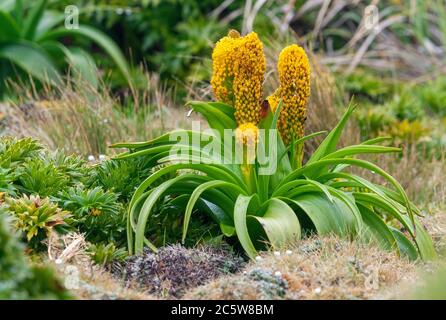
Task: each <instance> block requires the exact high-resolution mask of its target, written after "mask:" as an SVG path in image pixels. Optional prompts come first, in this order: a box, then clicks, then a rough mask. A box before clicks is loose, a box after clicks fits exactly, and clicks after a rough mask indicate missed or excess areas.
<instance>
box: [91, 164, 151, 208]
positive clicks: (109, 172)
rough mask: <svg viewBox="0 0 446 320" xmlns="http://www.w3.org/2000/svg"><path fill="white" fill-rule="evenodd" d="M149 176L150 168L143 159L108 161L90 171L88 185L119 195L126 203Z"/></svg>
mask: <svg viewBox="0 0 446 320" xmlns="http://www.w3.org/2000/svg"><path fill="white" fill-rule="evenodd" d="M149 174H150V166H149V165H147V159H145V158H144V157H141V159H130V160H128V161H116V160H108V161H104V162H102V163H100V164H99V165H97V166H96V167H95V168H94V169H93V170H92V174H91V178H90V181H89V184H90V185H92V186H101V187H103V188H104V189H106V190H111V191H113V192H115V193H117V194H119V199H120V200H122V201H128V200H130V198H131V196H132V194H133V192H134V191H135V190H136V188H137V187H138V186H139V184H140V183H141V182H142V181H143V180H144V179H145V178H147V177H148V176H149Z"/></svg>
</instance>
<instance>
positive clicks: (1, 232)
mask: <svg viewBox="0 0 446 320" xmlns="http://www.w3.org/2000/svg"><path fill="white" fill-rule="evenodd" d="M9 223H10V221H9V220H8V219H7V215H6V214H5V213H4V212H3V208H2V207H0V257H1V259H0V270H1V272H0V299H70V298H71V295H70V294H69V293H68V292H67V291H66V290H65V289H64V287H63V286H62V285H61V283H60V282H59V280H58V279H57V278H56V277H55V275H54V272H53V270H51V269H50V268H48V267H39V266H29V265H28V263H27V259H26V258H25V256H24V254H23V250H24V247H23V246H22V244H21V243H20V242H19V241H18V239H17V237H16V236H15V234H14V233H13V231H12V230H11V228H10V226H9Z"/></svg>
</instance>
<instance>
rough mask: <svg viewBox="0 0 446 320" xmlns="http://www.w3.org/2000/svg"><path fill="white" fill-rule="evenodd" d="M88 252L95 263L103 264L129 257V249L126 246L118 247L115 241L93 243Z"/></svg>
mask: <svg viewBox="0 0 446 320" xmlns="http://www.w3.org/2000/svg"><path fill="white" fill-rule="evenodd" d="M87 253H88V254H89V256H90V257H91V259H92V260H93V261H94V262H95V263H97V264H99V265H103V266H104V265H107V264H110V263H111V262H113V261H118V262H121V261H124V260H125V259H126V258H127V251H126V250H125V249H124V248H117V247H116V245H115V244H114V243H108V244H104V243H99V244H91V245H90V246H89V247H88V249H87Z"/></svg>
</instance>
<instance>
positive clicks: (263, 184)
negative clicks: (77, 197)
mask: <svg viewBox="0 0 446 320" xmlns="http://www.w3.org/2000/svg"><path fill="white" fill-rule="evenodd" d="M262 50H263V49H262V45H261V43H260V40H258V39H257V37H256V36H255V35H252V34H251V35H248V36H246V37H240V35H239V34H238V33H237V32H234V31H231V32H230V33H229V35H228V37H225V38H223V39H222V40H220V41H219V43H217V45H216V47H215V49H214V57H215V59H216V60H214V70H213V72H214V76H213V81H212V83H213V90H214V93H215V94H216V96H217V98H218V99H223V100H225V101H227V103H230V104H226V103H222V102H191V103H189V105H190V106H191V107H192V109H193V110H194V111H196V112H199V113H200V114H201V115H202V116H203V117H204V118H205V119H206V120H207V122H208V124H209V126H210V127H211V128H213V129H214V131H213V132H212V133H208V132H206V133H201V132H196V131H189V130H178V131H175V132H170V133H167V134H165V135H162V136H160V137H158V138H156V139H153V140H151V141H147V142H140V143H119V144H115V145H114V146H113V147H117V148H128V149H129V152H126V153H123V154H121V155H120V156H119V157H118V159H129V158H136V157H140V156H143V155H144V156H150V157H152V159H154V160H156V161H158V163H160V164H162V167H161V169H159V170H158V171H156V172H155V173H153V174H152V175H151V176H149V177H148V178H147V179H146V180H145V181H144V182H143V183H142V184H141V185H140V186H139V188H138V189H137V190H136V192H135V193H134V195H133V197H132V200H131V201H130V206H129V210H128V215H127V238H128V247H129V251H130V253H134V252H136V253H140V252H142V250H143V247H144V245H149V246H151V247H152V248H153V245H152V244H151V243H150V241H148V239H147V238H146V234H145V231H146V230H147V225H148V224H150V220H149V218H150V216H151V214H153V211H154V210H153V209H154V207H155V206H156V204H157V203H158V202H162V201H173V200H171V199H175V201H176V202H177V203H179V204H180V205H181V206H182V207H183V208H184V220H183V236H182V239H183V241H184V240H185V238H186V236H187V231H188V227H189V221H190V219H191V218H192V214H193V212H194V209H195V208H199V209H200V210H201V211H202V212H205V213H207V214H209V215H210V216H211V217H212V218H213V219H214V221H215V222H216V223H217V224H218V225H219V226H220V229H221V232H222V233H223V234H224V235H225V236H227V237H233V236H236V237H237V239H238V241H239V242H240V244H241V246H242V247H243V249H244V250H245V252H246V253H247V254H248V256H249V257H251V258H254V257H255V256H256V254H257V250H258V249H259V248H262V247H263V246H264V244H265V242H266V243H269V244H270V245H272V246H273V247H280V246H282V245H284V244H285V243H286V242H289V241H295V240H298V239H299V238H300V237H301V236H302V235H304V234H305V233H309V232H317V233H318V234H327V233H334V234H337V235H340V236H348V237H354V236H360V237H361V238H362V239H364V238H365V239H370V238H373V239H376V240H377V241H378V242H379V243H380V244H381V245H382V246H383V247H384V248H387V249H393V250H397V251H398V252H401V253H403V254H406V255H408V256H409V257H410V258H412V259H416V258H417V257H421V258H422V259H432V258H434V257H435V256H436V253H435V250H434V247H433V244H432V240H431V238H430V236H429V235H428V234H427V233H426V231H425V230H424V228H423V226H422V225H421V224H420V222H419V221H418V218H417V217H416V216H417V215H421V213H420V211H419V209H418V208H416V207H415V205H414V204H413V203H411V202H410V200H409V199H408V197H407V195H406V193H405V191H404V189H403V188H402V186H401V185H400V184H399V183H398V181H396V180H395V179H394V178H393V177H392V176H391V175H389V174H388V173H387V172H385V171H384V170H382V169H381V168H380V167H378V166H377V165H375V164H373V163H371V162H369V161H366V160H362V159H358V158H356V156H357V155H362V154H374V153H388V152H399V151H400V149H398V148H392V147H383V146H379V145H377V144H378V143H380V142H382V141H383V140H385V139H383V138H376V139H372V140H368V141H365V142H363V143H362V144H359V145H353V146H347V147H344V148H341V149H337V146H338V142H339V140H340V137H341V134H342V131H343V129H344V127H345V125H346V123H347V120H348V119H349V117H350V116H351V114H352V112H353V110H354V106H353V105H350V106H349V107H348V109H347V111H346V112H345V114H344V115H343V117H342V118H341V120H340V121H339V123H338V124H337V126H336V127H335V128H334V129H333V130H332V131H331V132H330V133H329V134H328V136H327V137H326V138H325V139H324V140H323V142H322V143H321V144H320V145H319V147H318V148H317V149H316V150H315V151H314V153H313V154H312V155H311V156H310V157H309V160H308V161H307V162H306V163H305V164H303V163H302V158H303V157H302V152H303V148H302V144H303V143H304V142H305V141H306V140H308V139H310V138H312V137H314V136H316V135H319V134H321V133H320V132H319V133H314V134H310V135H308V136H303V134H302V133H303V124H304V121H305V104H306V102H307V100H308V98H309V93H310V92H309V90H308V88H309V72H310V70H309V64H308V59H307V58H306V55H305V52H304V51H303V50H302V49H301V48H299V47H298V46H296V45H293V46H290V47H287V48H285V49H284V50H283V51H282V53H281V54H280V57H279V62H278V71H279V78H280V87H279V89H278V90H276V92H275V93H274V94H273V95H272V96H270V97H269V98H268V101H269V106H270V108H268V110H265V108H262V107H261V105H260V103H261V101H262V96H261V92H262V88H261V86H262V83H263V81H262V77H263V75H259V71H260V72H262V71H263V72H264V70H262V64H263V63H264V62H262V61H264V60H263V59H264V58H263V57H262V54H263V53H262ZM238 62H239V63H238ZM241 62H243V63H241ZM263 66H264V64H263ZM253 74H254V75H255V76H253ZM296 83H297V84H298V85H296ZM247 88H249V89H247ZM255 94H258V96H254V95H255ZM282 101H283V103H282ZM263 106H265V104H263ZM282 109H283V110H282ZM272 111H274V112H272ZM256 121H257V122H256ZM279 124H280V126H279ZM276 128H278V129H279V133H280V134H274V133H276V132H277V131H276V130H275V129H276ZM225 129H230V130H235V135H232V136H230V140H227V139H226V138H227V137H225V133H224V130H225ZM260 129H263V130H264V134H260V133H259V132H258V131H259V130H260ZM284 137H285V138H286V139H283V138H284ZM179 138H180V139H179ZM178 139H179V141H178ZM270 139H271V140H270ZM282 139H283V140H282ZM190 141H193V142H194V141H198V143H197V142H195V143H191V142H190ZM237 145H238V146H239V147H240V148H242V150H243V151H244V152H243V156H242V158H241V159H240V158H238V159H237V157H236V156H235V157H234V154H233V152H231V151H233V149H234V147H233V146H237ZM228 146H230V147H229V151H230V153H231V154H232V156H231V157H230V158H229V161H227V160H228V159H226V158H225V159H224V161H222V159H221V155H222V154H225V152H226V151H227V150H228ZM253 146H254V147H255V148H257V150H263V152H264V153H269V155H270V157H271V159H272V161H273V163H276V164H277V167H276V170H272V172H269V173H266V174H265V172H264V171H263V172H262V169H264V167H265V163H264V160H265V159H260V158H259V157H258V156H257V154H256V153H254V154H252V153H251V154H250V152H249V148H251V150H252V147H253ZM274 147H276V148H277V149H276V150H275V151H274ZM271 148H272V149H271ZM270 161H271V160H270ZM262 162H263V163H262ZM270 163H271V162H270ZM350 167H359V168H362V169H366V170H369V171H371V172H373V173H374V174H376V175H378V176H380V177H381V178H383V179H384V180H386V182H387V183H388V184H389V185H390V186H391V187H387V186H384V185H379V184H376V183H372V182H371V181H368V180H366V179H364V178H362V177H360V176H358V175H355V174H353V173H350V172H349V171H348V170H347V169H348V168H350ZM172 173H177V176H175V177H174V178H170V179H168V180H167V181H164V182H160V178H163V177H164V176H165V175H170V174H172Z"/></svg>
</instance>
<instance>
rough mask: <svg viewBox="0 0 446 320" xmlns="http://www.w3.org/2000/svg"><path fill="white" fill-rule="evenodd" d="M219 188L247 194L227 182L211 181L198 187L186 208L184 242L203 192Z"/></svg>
mask: <svg viewBox="0 0 446 320" xmlns="http://www.w3.org/2000/svg"><path fill="white" fill-rule="evenodd" d="M217 187H226V188H230V189H232V190H233V191H235V192H236V193H239V194H245V195H246V192H245V191H244V190H243V189H241V188H240V187H239V186H237V185H235V184H233V183H230V182H227V181H219V180H216V181H209V182H205V183H203V184H202V185H200V186H199V187H197V188H196V189H195V190H194V191H193V192H192V195H191V196H190V199H189V202H188V203H187V206H186V211H185V213H184V221H183V237H182V239H181V240H182V242H183V243H184V241H185V240H186V234H187V229H188V227H189V221H190V217H191V215H192V210H193V208H194V206H195V203H196V202H197V201H198V199H199V198H200V196H201V194H202V193H203V192H205V191H206V190H207V189H212V188H217Z"/></svg>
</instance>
